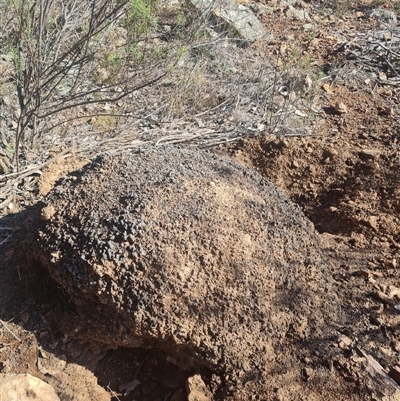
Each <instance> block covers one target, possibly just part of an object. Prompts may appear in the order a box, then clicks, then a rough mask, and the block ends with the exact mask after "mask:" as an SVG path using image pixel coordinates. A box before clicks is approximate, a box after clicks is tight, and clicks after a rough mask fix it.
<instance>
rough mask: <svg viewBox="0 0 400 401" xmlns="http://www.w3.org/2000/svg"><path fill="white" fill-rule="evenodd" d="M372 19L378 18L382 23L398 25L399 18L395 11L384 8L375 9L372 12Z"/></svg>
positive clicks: (370, 15)
mask: <svg viewBox="0 0 400 401" xmlns="http://www.w3.org/2000/svg"><path fill="white" fill-rule="evenodd" d="M368 16H369V17H370V18H376V19H377V20H379V21H381V22H386V23H388V24H393V25H395V24H396V23H397V16H396V14H395V13H394V12H393V11H389V10H385V9H383V8H374V9H373V10H371V11H370V13H369V15H368Z"/></svg>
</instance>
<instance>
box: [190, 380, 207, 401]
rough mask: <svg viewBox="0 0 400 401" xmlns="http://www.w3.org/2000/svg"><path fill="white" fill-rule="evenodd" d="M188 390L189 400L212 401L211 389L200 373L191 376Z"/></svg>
mask: <svg viewBox="0 0 400 401" xmlns="http://www.w3.org/2000/svg"><path fill="white" fill-rule="evenodd" d="M186 391H187V395H188V397H187V399H188V401H211V400H212V395H211V392H210V390H209V389H208V388H207V386H206V385H205V384H204V382H203V379H202V378H201V376H200V375H194V376H192V377H189V378H188V379H187V382H186Z"/></svg>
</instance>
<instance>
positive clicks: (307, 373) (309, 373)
mask: <svg viewBox="0 0 400 401" xmlns="http://www.w3.org/2000/svg"><path fill="white" fill-rule="evenodd" d="M301 373H302V376H303V378H304V379H305V380H306V381H307V380H309V379H311V378H312V377H313V376H314V371H313V370H312V369H311V368H303V370H302V372H301Z"/></svg>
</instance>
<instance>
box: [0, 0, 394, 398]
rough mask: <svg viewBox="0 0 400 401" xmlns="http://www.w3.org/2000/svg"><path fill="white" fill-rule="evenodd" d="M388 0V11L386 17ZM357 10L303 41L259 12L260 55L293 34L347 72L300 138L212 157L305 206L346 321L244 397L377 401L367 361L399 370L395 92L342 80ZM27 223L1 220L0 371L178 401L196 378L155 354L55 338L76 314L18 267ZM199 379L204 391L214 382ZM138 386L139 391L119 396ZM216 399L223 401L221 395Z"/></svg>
mask: <svg viewBox="0 0 400 401" xmlns="http://www.w3.org/2000/svg"><path fill="white" fill-rule="evenodd" d="M368 5H369V6H371V4H368ZM395 5H396V4H395V3H394V2H392V3H391V2H386V3H385V6H387V7H388V8H391V9H394V7H395ZM363 6H366V4H360V6H359V7H358V8H357V7H353V8H352V9H349V8H345V9H344V10H343V15H342V17H340V16H339V15H335V16H334V17H330V18H328V17H327V18H326V20H327V22H326V25H324V26H323V29H321V30H320V31H318V32H317V34H313V37H310V35H309V33H307V32H305V31H304V30H301V25H303V24H304V23H301V22H297V21H291V22H290V24H286V23H285V21H282V20H280V21H277V20H276V19H274V20H272V17H268V16H267V17H265V20H264V22H265V24H266V25H267V26H268V28H269V29H270V30H271V29H272V31H273V32H274V36H275V40H276V42H274V43H270V44H268V46H267V47H266V48H267V49H266V50H265V49H262V50H260V51H268V50H271V49H272V48H274V49H276V48H279V46H280V44H281V43H284V42H285V38H286V37H287V35H293V34H294V35H296V37H297V38H298V43H299V44H301V48H302V49H303V51H304V52H305V54H308V53H307V52H309V53H310V52H311V54H312V55H313V57H314V59H316V60H322V61H323V63H322V65H325V67H326V68H328V67H329V68H332V66H336V68H337V71H338V72H340V71H341V68H343V69H344V70H345V72H344V73H343V75H342V76H340V74H339V73H338V76H339V77H340V79H339V78H338V79H337V81H336V82H335V83H334V84H332V86H331V88H330V90H331V91H328V92H329V93H328V92H327V91H323V90H321V91H320V93H319V96H320V100H321V104H322V105H323V112H322V113H321V114H319V115H318V117H317V119H316V121H315V123H314V125H313V126H312V129H311V134H310V135H308V136H284V137H282V136H281V137H280V136H276V135H272V134H270V133H264V134H260V135H259V136H255V137H251V138H247V139H241V140H239V141H237V142H234V143H231V144H230V145H229V146H220V147H218V148H213V149H212V150H211V151H216V152H217V153H219V154H221V155H223V156H226V157H230V158H232V159H234V160H236V161H238V162H239V163H242V164H245V165H248V166H251V167H253V168H255V169H256V170H257V171H259V172H260V173H261V174H262V175H263V176H264V177H266V178H268V179H269V180H271V181H272V182H273V183H275V184H276V185H277V186H278V187H279V188H280V189H281V190H282V191H283V192H284V193H286V194H287V195H288V196H289V197H290V199H291V200H292V201H293V202H295V203H297V204H299V205H300V206H301V208H302V209H303V211H304V213H305V214H306V216H307V217H308V218H309V219H310V220H311V221H312V222H313V223H314V225H315V227H316V229H317V230H318V232H319V233H320V234H321V239H322V243H323V246H324V249H323V251H324V257H325V263H326V264H327V266H328V267H329V269H330V274H331V276H332V278H333V280H334V283H335V286H336V288H335V291H336V292H337V294H338V299H337V303H338V305H337V307H338V308H339V309H341V310H342V312H343V316H346V321H345V322H343V324H342V325H340V326H338V327H337V335H335V336H333V337H332V338H328V339H324V341H322V342H321V344H313V345H312V346H311V347H309V348H308V349H307V350H305V349H302V348H301V347H300V346H299V345H298V344H297V343H296V339H295V338H294V339H288V342H287V344H286V348H282V350H281V356H279V357H278V359H277V360H276V361H275V362H274V371H271V375H270V378H269V379H268V381H267V382H264V383H251V384H250V386H252V387H251V389H252V397H249V396H248V393H246V394H247V395H246V397H248V398H252V399H258V400H323V399H324V400H326V401H328V400H332V401H333V400H346V401H347V400H368V399H380V398H381V397H382V395H384V390H382V389H384V388H385V386H382V383H380V382H379V380H378V378H377V376H376V374H375V375H374V374H372V375H371V373H370V372H371V371H372V372H373V369H371V364H370V363H368V360H369V361H371V357H372V358H374V359H375V360H376V361H378V362H379V363H380V364H381V365H382V366H383V368H384V369H385V371H386V372H387V371H388V370H389V369H390V367H392V366H394V365H396V364H397V363H399V359H400V331H399V324H400V277H399V264H400V220H399V219H400V160H399V153H398V152H399V149H398V144H399V141H400V134H399V123H398V117H399V104H398V93H397V91H396V88H393V87H391V86H389V85H379V86H369V85H370V84H369V83H368V81H366V79H367V78H366V77H365V76H363V77H361V78H360V79H356V78H354V79H353V78H351V76H350V75H351V74H350V72H351V69H350V70H348V63H347V62H345V55H344V53H343V52H340V51H338V52H335V51H334V50H335V49H337V43H338V42H339V40H338V39H337V33H338V32H340V34H341V35H343V36H344V37H345V38H347V39H349V40H350V39H351V38H352V37H354V35H355V33H356V32H360V31H366V30H367V29H368V28H369V27H371V26H373V24H375V22H374V21H370V20H369V19H367V18H365V16H364V11H365V8H363ZM315 39H316V40H315ZM256 45H257V44H256ZM256 45H255V46H256ZM346 68H347V70H346ZM354 75H356V74H354ZM337 102H343V103H344V104H345V106H346V108H347V113H343V114H340V113H337V112H336V111H335V109H334V107H335V104H336V103H337ZM66 160H67V161H68V163H56V164H53V165H51V166H50V167H49V168H48V169H47V170H46V171H43V175H42V177H41V183H40V191H39V195H38V196H37V200H36V201H38V200H40V196H42V195H43V194H45V193H46V192H47V191H48V190H49V189H50V188H51V186H52V185H53V183H54V182H55V179H56V178H57V177H59V176H62V175H64V174H66V173H67V171H70V170H73V169H75V168H77V167H79V166H80V165H82V164H84V163H85V161H84V160H74V159H73V158H69V159H66ZM31 207H35V205H34V202H32V206H31ZM29 216H30V210H29V208H27V209H26V210H25V211H23V212H20V213H19V214H15V215H13V214H8V215H7V216H5V217H3V218H2V219H1V220H0V229H1V231H0V238H1V239H0V246H1V248H0V254H1V258H0V272H1V281H0V319H1V325H0V371H1V372H2V373H8V372H12V373H24V372H29V373H31V374H33V375H35V376H37V377H40V378H42V379H43V380H45V381H47V382H49V383H50V384H52V385H53V386H54V388H55V389H56V390H57V392H58V393H59V394H60V397H61V399H63V400H83V399H85V400H102V399H107V398H108V397H110V396H113V397H115V398H114V399H115V400H117V399H120V400H133V399H135V400H143V401H144V400H149V401H150V400H172V399H174V400H175V401H177V400H179V399H181V398H179V397H180V391H182V389H184V388H185V380H186V378H187V377H188V376H189V375H191V374H192V373H193V372H183V371H180V370H179V369H178V368H176V367H175V366H174V365H173V364H171V363H170V362H168V359H167V358H166V357H165V355H163V353H162V352H161V351H157V350H153V351H149V350H142V349H118V350H111V351H107V352H105V351H104V350H102V349H96V348H94V347H91V346H90V344H88V343H83V344H82V343H79V342H76V341H74V340H73V333H71V332H68V330H67V329H64V330H63V327H67V326H68V325H67V324H65V323H66V322H65V319H66V318H65V317H66V316H67V317H68V319H71V316H73V305H72V304H71V303H70V302H69V300H68V298H67V296H66V295H65V294H64V293H63V292H62V290H61V289H60V288H59V287H58V286H57V285H56V284H55V283H54V282H53V281H52V280H51V278H50V277H49V275H48V274H47V273H46V272H45V271H44V270H43V269H42V268H41V267H40V266H32V265H27V264H26V263H25V262H24V257H23V256H24V255H22V252H21V250H20V249H19V248H18V247H16V246H15V239H16V237H17V236H18V227H19V226H21V225H22V222H25V223H26V221H27V220H29ZM366 355H367V356H368V357H369V359H368V357H366ZM280 361H281V362H282V363H281V366H282V368H281V369H279V366H280ZM202 373H203V378H204V380H205V382H206V383H207V384H208V385H209V386H210V388H211V389H213V388H214V387H215V381H216V378H215V377H214V378H213V376H212V375H211V374H210V373H209V372H202ZM135 379H137V380H139V381H140V382H141V383H142V384H141V385H140V386H139V387H137V389H135V390H134V391H132V392H129V391H127V390H126V387H128V388H129V383H131V382H132V381H133V380H135ZM97 383H98V384H99V385H100V386H102V387H99V386H98V385H97ZM124 384H126V385H125V386H124ZM232 390H233V389H232ZM183 392H184V390H183ZM124 393H125V394H126V395H124ZM216 396H217V397H220V398H224V397H225V398H228V397H229V391H228V392H226V393H224V394H217V395H216ZM237 397H238V398H240V394H239V395H237Z"/></svg>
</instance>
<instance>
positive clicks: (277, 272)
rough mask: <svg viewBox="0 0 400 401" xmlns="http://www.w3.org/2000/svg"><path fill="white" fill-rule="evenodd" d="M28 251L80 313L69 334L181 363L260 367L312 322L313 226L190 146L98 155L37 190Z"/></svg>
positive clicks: (317, 299) (314, 325)
mask: <svg viewBox="0 0 400 401" xmlns="http://www.w3.org/2000/svg"><path fill="white" fill-rule="evenodd" d="M30 248H31V250H30V252H31V253H32V254H33V256H34V258H35V259H36V260H40V261H41V263H42V264H43V265H44V266H46V267H47V268H48V269H49V271H50V273H51V274H52V276H53V277H54V278H55V279H56V280H57V281H58V282H59V283H60V284H61V285H62V286H63V287H64V288H65V290H66V291H67V292H68V293H69V294H70V295H71V297H72V299H73V301H74V302H75V303H76V304H77V307H78V309H79V310H80V313H81V314H82V315H83V316H84V317H85V318H86V319H87V321H86V327H85V329H84V330H83V331H82V333H85V334H82V336H84V337H85V336H86V337H87V339H90V340H92V341H97V342H101V343H104V344H106V345H108V346H111V347H116V346H131V347H137V346H141V347H160V348H162V349H164V350H165V351H167V352H169V354H170V355H172V357H174V358H175V359H176V361H177V362H178V363H179V364H180V365H181V366H182V367H189V366H198V365H205V366H208V367H210V368H212V369H213V370H219V371H230V372H233V373H232V375H233V376H234V377H238V376H241V373H240V372H249V371H260V370H263V369H264V367H265V364H266V363H267V361H268V360H272V359H274V347H275V348H276V347H279V344H280V342H281V341H282V339H283V338H285V336H286V335H287V334H288V333H289V332H290V331H293V332H295V333H297V334H298V335H299V336H302V337H303V338H309V337H310V336H312V335H313V333H315V332H316V330H317V329H318V327H319V326H320V325H321V322H322V317H321V313H322V312H320V311H319V306H320V305H322V303H323V297H324V294H323V293H324V287H325V283H324V282H325V280H326V279H325V277H324V276H323V274H322V272H321V257H320V252H319V247H318V239H317V235H316V233H315V231H314V227H313V225H312V224H311V223H310V222H309V221H308V220H307V219H306V218H305V217H304V215H303V214H302V212H301V211H300V210H299V208H298V207H297V206H295V205H294V204H292V203H291V202H290V201H289V200H288V199H287V198H286V197H285V196H284V195H283V194H282V193H280V192H279V191H278V190H277V189H276V188H275V186H274V185H272V184H271V183H270V182H268V181H266V180H265V179H263V178H262V177H261V176H260V175H258V174H257V173H256V172H254V171H253V170H251V169H249V168H245V167H242V166H239V165H237V164H235V163H233V162H232V161H229V160H226V159H223V158H221V157H219V156H216V155H213V154H209V153H206V152H203V151H199V150H190V149H188V148H177V147H169V146H168V147H161V148H155V149H153V150H150V151H147V152H145V153H141V154H134V153H130V152H125V153H122V154H120V155H117V156H115V155H105V156H101V157H98V158H97V159H95V160H94V161H93V162H92V163H90V164H89V165H87V166H86V167H84V168H83V169H81V170H79V171H77V172H76V173H74V174H72V175H70V176H69V177H67V178H66V179H64V180H63V181H62V182H61V183H59V185H58V186H56V187H55V189H54V190H53V191H52V192H51V193H50V195H49V196H48V197H47V199H46V207H45V208H44V209H43V211H42V222H41V223H40V227H39V236H38V237H37V238H36V239H35V240H34V241H33V243H31V244H30ZM311 300H312V307H311V308H310V302H311ZM310 310H312V311H313V314H312V315H311V313H310Z"/></svg>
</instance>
